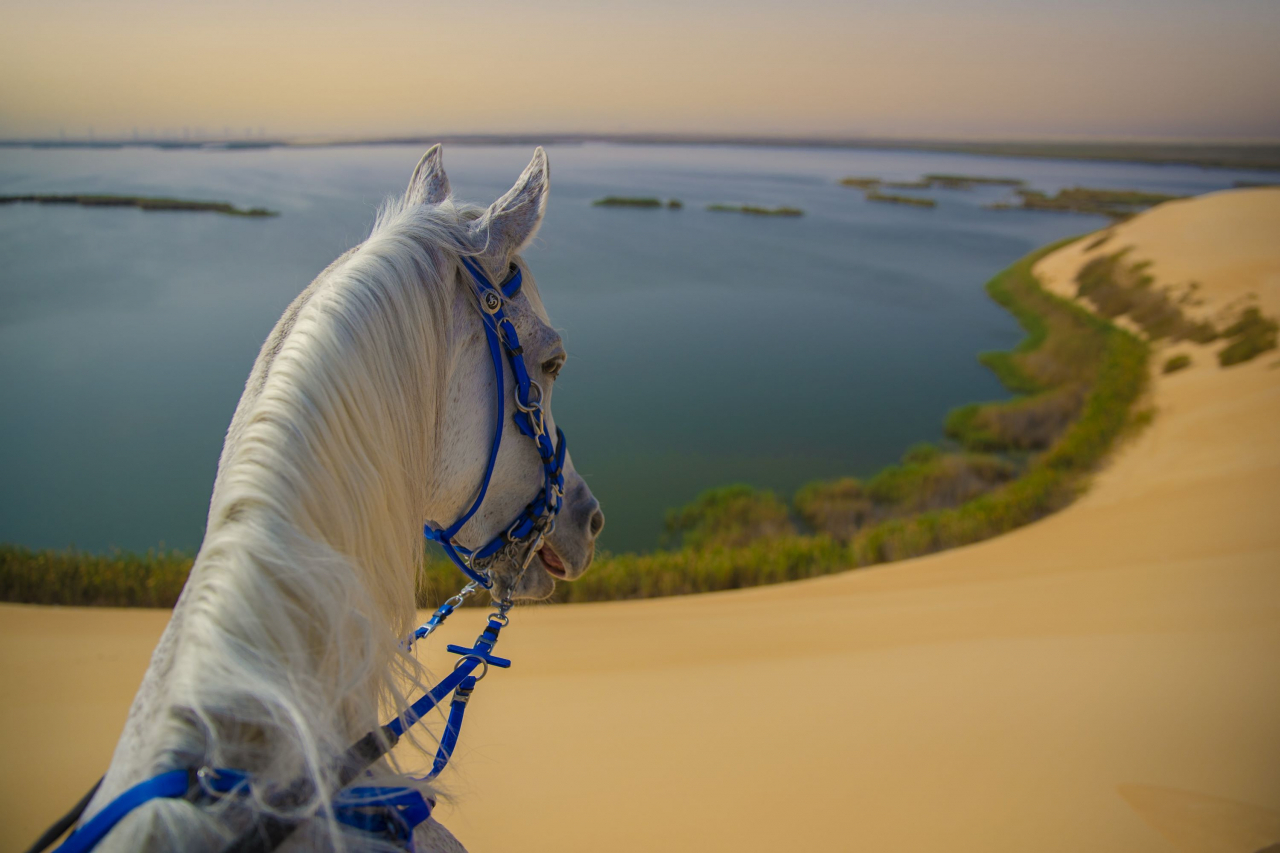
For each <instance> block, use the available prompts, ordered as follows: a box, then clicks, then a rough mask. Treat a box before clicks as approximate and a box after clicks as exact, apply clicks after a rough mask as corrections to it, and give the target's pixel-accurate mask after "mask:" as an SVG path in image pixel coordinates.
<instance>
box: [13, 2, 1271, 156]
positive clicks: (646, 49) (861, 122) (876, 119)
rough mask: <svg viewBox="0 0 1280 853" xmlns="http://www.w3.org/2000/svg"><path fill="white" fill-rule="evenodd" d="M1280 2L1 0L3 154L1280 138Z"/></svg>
mask: <svg viewBox="0 0 1280 853" xmlns="http://www.w3.org/2000/svg"><path fill="white" fill-rule="evenodd" d="M1278 46H1280V0H1211V2H1210V1H1208V0H1205V1H1204V2H1201V1H1200V0H1195V1H1194V2H1193V0H896V2H876V3H869V2H860V1H859V0H843V2H831V0H788V2H760V1H759V0H735V2H730V1H729V0H681V1H680V2H676V1H675V0H647V2H642V3H612V2H608V0H541V2H538V0H523V2H508V0H466V2H429V0H416V2H405V0H364V2H360V3H337V2H332V0H252V2H246V0H221V2H216V3H214V2H208V3H198V2H191V0H120V2H111V0H87V1H86V0H0V138H29V137H43V138H57V137H58V136H59V135H65V136H66V137H68V138H84V137H86V136H88V135H90V134H92V135H94V137H95V138H109V137H128V136H131V135H133V134H134V133H135V132H136V133H137V134H139V135H142V136H144V137H162V136H170V137H172V136H181V135H183V134H184V133H186V134H189V135H192V136H197V135H198V136H201V137H220V136H223V135H229V136H231V137H235V138H239V137H246V136H258V135H262V134H265V135H266V136H269V137H272V138H275V137H335V136H337V137H342V136H392V135H430V134H432V133H438V134H451V133H472V132H475V133H521V132H582V133H650V132H652V133H708V134H744V135H753V134H758V135H785V136H845V137H899V138H908V137H909V138H947V139H995V138H1000V139H1037V138H1040V139H1088V138H1107V139H1189V140H1196V139H1221V140H1255V139H1268V140H1277V139H1280V47H1278Z"/></svg>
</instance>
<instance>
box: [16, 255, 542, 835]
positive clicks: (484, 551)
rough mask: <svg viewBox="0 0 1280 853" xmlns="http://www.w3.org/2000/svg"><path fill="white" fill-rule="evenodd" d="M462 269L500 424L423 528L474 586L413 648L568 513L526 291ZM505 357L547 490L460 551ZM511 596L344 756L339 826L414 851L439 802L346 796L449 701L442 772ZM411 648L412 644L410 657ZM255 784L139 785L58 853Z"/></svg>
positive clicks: (501, 395) (394, 794) (439, 754)
mask: <svg viewBox="0 0 1280 853" xmlns="http://www.w3.org/2000/svg"><path fill="white" fill-rule="evenodd" d="M461 260H462V265H463V267H464V268H465V269H466V270H467V272H468V273H470V275H471V278H472V279H473V280H474V281H475V284H476V289H477V296H478V297H479V301H480V309H481V318H482V322H483V325H484V333H485V338H486V340H487V341H488V343H489V355H490V356H491V358H492V360H493V372H494V377H495V380H496V381H495V385H496V388H497V392H496V393H497V415H496V418H495V422H494V434H493V444H492V445H491V446H490V448H489V462H488V464H487V465H486V466H485V472H484V479H483V480H482V481H481V483H480V491H479V494H477V495H476V498H475V500H474V501H473V502H472V504H471V507H470V508H469V509H468V510H467V511H466V512H465V513H463V514H462V517H460V518H459V519H458V520H457V521H455V522H454V523H453V524H451V525H449V526H448V527H446V528H439V527H435V526H433V525H431V524H430V523H428V524H426V525H425V526H424V528H423V532H424V533H425V534H426V537H427V538H428V539H430V540H431V541H433V542H436V543H438V544H439V545H440V546H441V547H442V548H443V549H444V552H445V553H446V554H447V555H448V556H449V559H450V560H452V561H453V562H454V563H455V564H456V565H457V566H458V568H459V569H461V570H462V571H463V573H465V574H466V575H467V577H468V578H470V579H471V581H472V583H469V584H467V586H466V587H464V588H463V589H462V591H461V592H459V593H458V594H457V595H455V596H453V597H452V598H450V599H449V600H448V601H446V602H445V603H444V604H442V605H440V607H439V608H438V609H437V610H436V612H435V613H434V614H433V615H432V616H431V619H430V620H429V621H428V622H427V623H426V624H425V625H423V626H422V627H420V628H418V629H417V631H415V632H414V636H413V637H412V638H411V639H410V641H409V644H411V643H412V641H413V640H421V639H423V638H425V637H426V636H427V635H429V634H430V633H431V632H432V631H434V630H435V629H436V628H437V627H438V626H439V625H440V624H441V623H443V622H444V621H445V619H447V618H448V617H449V616H450V615H451V614H452V613H453V612H454V610H455V609H457V607H459V606H460V605H461V604H462V602H463V600H464V599H465V598H466V597H467V596H469V595H470V594H471V593H473V592H474V591H475V590H476V589H477V587H478V586H481V587H484V588H485V589H492V587H493V574H492V572H491V571H490V567H491V566H493V565H495V564H496V563H497V562H498V561H499V560H502V559H507V560H509V561H511V562H512V563H514V564H516V565H517V566H518V569H517V571H518V572H523V571H524V570H525V569H526V568H528V566H529V563H530V562H531V561H532V560H533V556H534V554H536V553H537V552H538V549H539V548H541V547H542V543H543V541H544V540H545V539H546V537H547V536H549V535H551V532H552V531H553V530H555V525H556V516H557V515H558V514H559V512H560V508H561V506H562V505H563V504H564V458H565V449H566V445H565V437H564V433H563V432H561V431H560V429H559V428H558V427H557V428H556V443H555V444H554V445H553V444H552V443H551V438H550V437H549V436H548V435H547V422H546V415H545V410H544V408H543V406H544V403H545V392H544V391H543V388H542V386H540V385H539V384H538V383H537V382H535V381H534V380H533V379H531V378H530V377H529V370H528V368H527V366H526V365H525V363H524V350H523V349H522V348H521V346H520V337H519V335H517V334H516V329H515V326H514V325H512V323H511V320H510V319H509V318H508V317H507V315H506V312H505V311H504V306H505V305H506V303H507V302H508V301H509V300H511V299H514V298H515V297H516V295H517V294H518V293H519V292H520V286H521V283H522V278H523V276H522V273H521V271H520V267H519V266H517V265H516V264H512V265H511V269H510V271H509V273H508V274H507V277H506V279H504V280H503V281H502V283H501V284H499V285H497V286H494V284H493V283H492V282H490V281H489V279H488V277H487V276H485V274H484V272H483V271H482V270H481V269H480V267H479V266H478V265H477V264H476V263H475V262H474V261H473V260H471V259H470V258H467V257H463V258H462V259H461ZM503 352H505V353H506V356H507V362H508V363H509V364H510V365H511V373H512V376H514V377H515V385H516V387H515V408H516V411H515V413H514V414H513V415H512V418H513V419H514V420H515V423H516V426H517V427H518V428H519V429H520V432H522V433H524V434H525V435H526V436H528V437H529V438H531V439H533V441H534V444H535V445H537V449H538V456H539V458H540V459H541V460H542V489H541V490H540V491H539V492H538V495H537V497H535V498H534V499H533V501H532V502H530V503H529V505H528V506H526V507H525V508H524V510H523V511H522V512H521V513H520V515H519V516H517V517H516V519H515V521H513V522H512V523H511V524H509V525H508V526H507V527H506V529H505V530H503V531H502V532H501V533H499V534H498V535H497V536H495V537H494V538H493V539H491V540H490V541H489V542H488V543H487V544H485V545H483V546H481V547H479V548H476V549H474V550H472V549H470V548H466V547H464V546H463V545H461V544H459V543H458V542H457V541H456V539H455V537H456V536H457V535H458V531H460V530H461V529H462V527H463V526H464V525H465V524H466V523H467V522H468V521H470V520H471V517H472V516H474V515H475V514H476V511H477V510H479V509H480V504H481V503H483V502H484V498H485V494H486V493H487V492H488V491H489V482H490V480H492V478H493V468H494V465H495V464H496V463H497V460H498V449H499V448H500V447H501V445H502V432H503V428H504V426H505V418H506V379H505V371H504V370H503V369H502V354H503ZM522 549H525V550H524V553H523V555H521V554H520V552H521V550H522ZM517 579H518V575H517ZM513 585H514V583H513ZM512 591H513V590H508V591H507V592H506V594H505V595H504V596H503V598H502V600H501V601H499V602H498V610H497V612H495V613H492V614H490V615H489V619H488V621H487V624H486V625H485V628H484V630H483V631H482V632H481V634H480V636H479V637H477V638H476V641H475V643H474V644H473V645H472V646H470V647H468V646H457V645H450V646H448V647H447V649H448V651H450V652H452V653H453V654H456V655H460V659H459V660H458V662H457V665H456V666H455V667H454V669H453V671H452V672H451V673H450V674H449V675H448V676H447V677H446V678H445V679H444V680H442V681H441V682H439V683H438V684H436V685H435V686H434V687H432V688H431V689H430V690H428V691H427V692H426V693H425V694H424V695H423V696H422V697H421V698H420V699H418V701H416V702H414V703H413V704H412V705H411V706H409V708H408V709H407V710H406V711H405V712H404V713H403V714H401V715H400V716H398V717H397V718H396V719H394V720H392V721H391V722H389V723H387V724H386V725H385V726H382V727H381V728H380V729H378V730H377V731H374V732H370V733H369V734H367V735H365V737H363V738H361V739H360V740H359V741H357V742H356V743H355V744H354V745H352V747H351V749H350V750H348V752H347V754H346V756H345V757H344V760H343V763H342V767H343V770H344V772H343V773H342V775H341V776H340V777H339V778H340V785H339V791H338V792H336V794H335V796H334V797H333V801H332V814H333V817H334V819H335V820H337V821H338V822H340V823H343V824H346V825H348V826H351V827H353V828H356V829H360V830H363V831H365V832H370V833H373V834H376V835H381V836H384V837H385V838H387V839H388V840H392V841H395V842H398V843H401V844H404V845H406V846H407V847H408V849H410V850H411V849H412V844H413V832H414V829H415V827H417V826H418V824H420V823H422V822H423V821H425V820H427V819H428V818H429V817H430V816H431V811H432V808H433V807H434V806H435V803H434V801H432V800H429V799H426V798H424V797H423V796H422V794H421V793H420V792H419V791H418V790H417V789H415V788H410V787H403V786H390V787H378V786H359V787H350V784H351V782H353V781H354V780H355V779H356V778H357V777H358V775H359V774H360V773H362V772H363V771H364V770H365V768H367V767H368V766H369V765H371V764H373V763H374V762H375V761H377V760H378V759H379V758H381V757H382V756H383V755H385V754H386V753H387V752H388V751H390V749H391V748H392V747H393V746H394V745H395V744H396V742H397V741H399V739H400V737H401V735H402V734H403V733H404V731H405V729H406V728H408V727H409V726H412V725H413V724H414V723H416V722H417V721H418V720H420V719H422V718H423V717H424V716H425V715H426V714H427V713H428V712H429V711H431V710H432V709H433V708H435V707H436V706H437V705H439V704H440V703H441V702H443V701H444V700H445V699H446V698H448V697H449V696H450V694H452V695H453V701H452V703H451V704H450V708H449V716H448V720H447V722H446V723H445V729H444V733H443V734H442V735H441V738H440V745H439V748H438V750H437V751H436V758H435V761H434V762H433V764H432V768H431V772H430V773H429V774H428V775H427V776H426V777H425V778H426V779H432V778H435V777H436V776H437V775H439V773H440V772H441V771H442V770H444V768H445V766H446V765H447V764H448V762H449V759H450V757H452V755H453V750H454V748H455V746H456V745H457V742H458V733H459V731H460V730H461V728H462V720H463V715H464V714H465V712H466V708H467V703H468V702H469V700H470V698H471V693H472V691H473V690H474V689H475V687H476V684H477V682H478V681H479V680H480V678H483V677H484V674H485V673H487V672H488V669H489V666H490V665H492V666H497V667H503V668H505V667H509V666H511V661H509V660H507V659H505V658H500V657H498V656H496V655H495V654H493V649H494V645H495V644H496V643H497V641H498V634H499V632H500V631H501V630H502V629H503V628H504V627H505V626H506V625H507V622H508V617H507V611H508V610H510V609H511V606H512V602H511V593H512ZM409 644H406V648H407V647H408V645H409ZM481 667H483V670H482V671H481V675H480V676H476V675H474V672H475V671H476V670H477V669H478V668H481ZM249 783H250V779H249V776H248V775H247V774H246V773H244V772H243V771H239V770H235V769H228V768H217V769H212V768H208V767H202V768H200V769H199V770H198V771H197V770H194V769H179V770H171V771H168V772H165V773H161V774H159V775H157V776H153V777H152V778H150V779H147V780H145V781H143V782H140V783H138V784H137V785H134V786H133V787H132V788H130V789H129V790H127V791H125V792H124V793H123V794H121V795H119V796H118V797H116V798H115V799H114V800H112V801H111V802H110V803H108V804H107V805H106V806H105V807H104V808H103V809H102V810H101V811H99V812H98V813H97V814H95V815H94V816H93V817H92V818H91V819H90V820H88V821H86V822H85V823H84V824H83V825H82V826H80V827H79V828H77V829H75V830H74V831H73V832H72V834H71V835H70V836H69V837H68V838H67V839H66V840H65V841H64V842H63V843H62V845H60V846H59V847H58V849H57V850H56V851H54V853H88V851H90V850H92V849H93V848H94V847H95V846H96V845H97V843H98V842H99V841H101V840H102V838H103V837H105V836H106V834H107V833H108V832H110V831H111V829H112V828H113V827H114V826H115V825H116V824H117V823H118V822H119V821H120V820H121V819H122V818H124V816H125V815H127V814H129V812H131V811H132V810H134V809H135V808H137V807H138V806H140V805H142V804H143V803H146V802H149V801H150V800H153V799H157V798H182V799H187V800H188V801H190V802H194V803H198V804H204V803H208V802H213V801H216V800H218V799H221V798H223V797H228V796H243V795H245V794H247V793H248V791H249ZM96 788H97V786H95V787H94V789H93V790H91V791H90V792H89V794H88V795H86V796H85V798H84V799H83V800H82V801H81V802H80V803H79V804H78V805H77V806H76V808H75V809H73V810H72V813H71V814H69V815H68V816H67V817H66V818H64V819H63V821H62V822H60V824H59V825H61V824H62V823H63V822H65V823H66V826H62V827H61V828H59V825H55V827H54V828H53V829H51V830H50V832H49V833H46V834H45V837H44V838H42V839H41V840H40V841H38V842H37V843H36V846H35V847H33V848H32V849H33V850H42V849H44V848H45V847H47V846H49V844H51V843H52V842H53V841H54V840H56V839H57V837H58V836H59V835H61V833H62V832H63V830H64V829H65V828H67V826H70V824H71V823H73V822H74V821H75V820H76V819H77V818H78V817H79V815H80V813H81V812H83V810H84V807H85V806H86V805H88V802H89V799H90V797H92V795H93V793H94V791H96ZM296 825H297V824H296V820H295V819H289V818H281V817H277V816H271V815H266V816H263V817H261V818H260V819H259V820H258V822H257V823H256V824H255V825H254V826H253V827H251V828H250V829H249V830H248V831H247V832H246V833H245V834H244V835H242V836H241V837H240V838H238V839H236V840H235V841H233V842H231V844H229V845H228V846H227V848H226V850H227V851H267V850H273V849H274V848H275V847H276V846H277V845H278V844H279V843H281V842H282V841H283V840H284V839H285V838H287V837H288V836H289V834H290V833H291V832H292V831H293V828H294V827H295V826H296ZM55 830H56V831H55Z"/></svg>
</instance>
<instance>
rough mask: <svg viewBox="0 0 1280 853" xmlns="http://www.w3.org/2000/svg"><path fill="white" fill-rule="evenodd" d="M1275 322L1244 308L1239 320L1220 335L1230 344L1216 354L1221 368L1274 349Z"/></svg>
mask: <svg viewBox="0 0 1280 853" xmlns="http://www.w3.org/2000/svg"><path fill="white" fill-rule="evenodd" d="M1276 328H1277V326H1276V321H1275V320H1272V319H1271V318H1269V317H1264V316H1262V312H1261V311H1259V310H1258V309H1257V308H1246V309H1245V310H1244V312H1243V313H1242V314H1241V315H1240V319H1239V320H1237V321H1236V322H1235V323H1234V324H1232V325H1231V326H1229V327H1228V328H1227V330H1226V331H1224V332H1223V333H1222V336H1223V337H1224V338H1228V339H1230V340H1231V343H1230V344H1228V345H1227V347H1226V348H1225V349H1224V350H1222V352H1220V353H1218V363H1219V364H1220V365H1222V366H1223V367H1230V366H1231V365H1233V364H1240V363H1241V362H1244V361H1248V360H1249V359H1251V358H1253V357H1254V356H1256V355H1260V354H1262V353H1264V352H1266V351H1267V350H1273V349H1275V348H1276Z"/></svg>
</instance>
